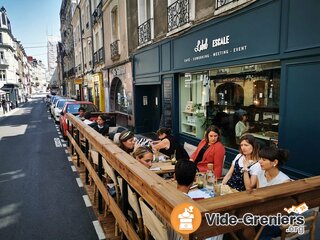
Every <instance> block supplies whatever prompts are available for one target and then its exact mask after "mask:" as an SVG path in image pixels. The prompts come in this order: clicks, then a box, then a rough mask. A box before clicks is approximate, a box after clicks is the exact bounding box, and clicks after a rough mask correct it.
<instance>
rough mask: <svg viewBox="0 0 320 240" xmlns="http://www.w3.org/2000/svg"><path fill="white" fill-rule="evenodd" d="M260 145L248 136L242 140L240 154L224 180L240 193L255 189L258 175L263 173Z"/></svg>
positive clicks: (224, 182) (223, 182)
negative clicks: (260, 161)
mask: <svg viewBox="0 0 320 240" xmlns="http://www.w3.org/2000/svg"><path fill="white" fill-rule="evenodd" d="M258 154H259V145H258V143H257V141H256V139H255V138H254V137H253V136H252V135H250V134H246V135H244V136H242V137H241V138H240V153H239V154H238V155H237V156H236V157H235V159H234V160H233V161H232V164H231V167H230V169H229V171H228V173H227V174H226V176H225V177H224V178H223V180H222V184H227V185H229V186H230V187H232V188H234V189H237V190H238V191H245V190H246V189H252V188H255V187H256V185H257V179H258V177H257V176H258V174H259V173H260V171H261V167H260V164H259V162H258V160H259V155H258Z"/></svg>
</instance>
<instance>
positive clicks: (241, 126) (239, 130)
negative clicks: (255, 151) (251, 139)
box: [235, 114, 250, 144]
mask: <svg viewBox="0 0 320 240" xmlns="http://www.w3.org/2000/svg"><path fill="white" fill-rule="evenodd" d="M249 129H250V127H249V123H248V116H247V115H246V114H243V115H241V116H240V120H239V122H237V124H236V126H235V135H236V143H237V144H240V138H241V137H242V136H243V134H244V133H246V132H248V131H249Z"/></svg>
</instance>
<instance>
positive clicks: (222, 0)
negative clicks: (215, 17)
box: [216, 0, 239, 9]
mask: <svg viewBox="0 0 320 240" xmlns="http://www.w3.org/2000/svg"><path fill="white" fill-rule="evenodd" d="M238 1H239V0H216V9H219V8H222V7H224V6H226V5H228V4H230V3H233V2H238Z"/></svg>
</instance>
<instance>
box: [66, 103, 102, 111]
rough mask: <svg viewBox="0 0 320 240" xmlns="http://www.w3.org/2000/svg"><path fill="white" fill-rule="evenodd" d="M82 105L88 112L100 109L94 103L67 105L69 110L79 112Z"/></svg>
mask: <svg viewBox="0 0 320 240" xmlns="http://www.w3.org/2000/svg"><path fill="white" fill-rule="evenodd" d="M80 107H84V109H85V110H86V112H98V109H97V108H96V106H95V105H93V104H69V105H68V107H67V112H68V113H78V112H79V108H80Z"/></svg>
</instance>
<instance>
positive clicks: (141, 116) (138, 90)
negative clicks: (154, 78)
mask: <svg viewBox="0 0 320 240" xmlns="http://www.w3.org/2000/svg"><path fill="white" fill-rule="evenodd" d="M135 94H136V104H135V107H136V115H135V123H136V132H137V133H148V132H155V131H157V130H158V129H159V124H160V118H161V85H143V86H136V87H135Z"/></svg>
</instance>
